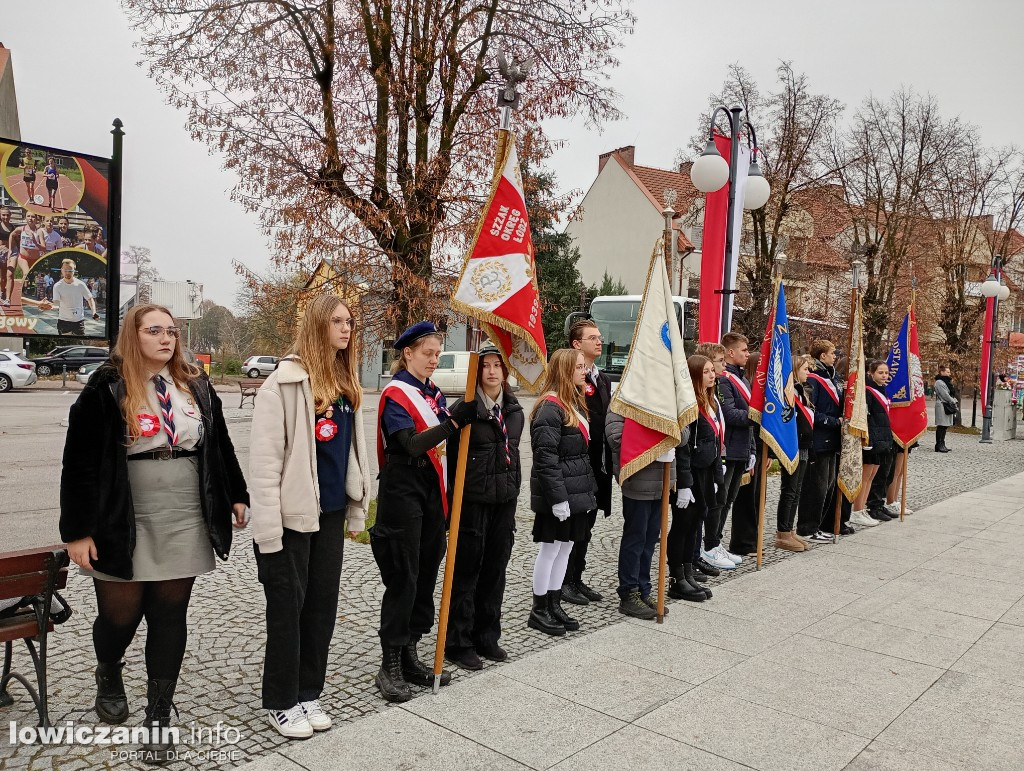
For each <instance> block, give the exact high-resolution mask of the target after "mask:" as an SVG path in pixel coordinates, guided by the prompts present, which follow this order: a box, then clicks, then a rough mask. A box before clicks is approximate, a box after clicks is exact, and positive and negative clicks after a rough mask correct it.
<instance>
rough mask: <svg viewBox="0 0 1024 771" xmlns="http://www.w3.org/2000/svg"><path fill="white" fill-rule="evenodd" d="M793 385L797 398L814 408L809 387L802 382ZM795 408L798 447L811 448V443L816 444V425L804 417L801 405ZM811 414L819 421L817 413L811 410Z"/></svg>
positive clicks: (806, 405)
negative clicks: (809, 394)
mask: <svg viewBox="0 0 1024 771" xmlns="http://www.w3.org/2000/svg"><path fill="white" fill-rule="evenodd" d="M793 386H794V388H795V389H796V398H797V399H799V400H800V401H801V402H803V404H804V406H805V407H810V408H811V409H812V410H813V406H812V405H811V404H810V399H808V389H807V387H806V386H804V385H802V384H801V383H794V384H793ZM794 406H795V405H794ZM795 409H796V438H797V447H799V448H800V449H801V450H809V449H810V448H811V445H812V444H814V427H813V426H812V425H811V423H810V422H809V421H808V420H807V418H806V417H804V413H803V411H802V410H801V409H800V408H799V407H795ZM811 415H812V417H813V418H814V420H815V422H817V420H818V416H817V415H815V414H814V413H813V411H812V412H811Z"/></svg>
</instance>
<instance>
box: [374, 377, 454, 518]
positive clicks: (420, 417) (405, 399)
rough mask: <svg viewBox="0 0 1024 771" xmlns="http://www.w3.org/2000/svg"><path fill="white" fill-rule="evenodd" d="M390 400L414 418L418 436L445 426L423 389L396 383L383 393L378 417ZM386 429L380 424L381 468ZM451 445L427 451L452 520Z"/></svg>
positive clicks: (393, 381)
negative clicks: (446, 455) (449, 454)
mask: <svg viewBox="0 0 1024 771" xmlns="http://www.w3.org/2000/svg"><path fill="white" fill-rule="evenodd" d="M385 399H390V400H391V401H393V402H394V403H395V404H397V405H398V406H399V407H401V408H402V409H403V410H405V411H406V412H407V413H409V417H411V418H412V422H413V425H414V426H415V427H416V433H417V434H418V433H420V432H422V431H426V430H427V429H428V428H433V427H434V426H438V425H440V424H441V421H440V419H439V418H438V417H437V415H436V414H435V413H434V411H433V410H432V409H431V408H430V405H429V404H428V403H427V400H426V398H425V397H424V396H423V392H422V391H420V389H418V388H416V387H414V386H411V385H409V384H408V383H403V382H402V381H400V380H392V381H391V382H390V383H388V384H387V386H386V387H385V388H384V390H383V391H381V393H380V405H379V407H378V408H377V414H378V415H381V414H383V412H384V400H385ZM446 420H447V418H446ZM384 438H385V437H384V428H383V427H382V426H381V425H380V424H379V422H378V426H377V464H378V466H379V467H380V468H383V467H384V462H385V458H384ZM447 445H448V442H447V441H444V442H441V443H440V444H439V445H437V446H436V447H432V448H430V449H429V450H428V451H427V458H429V459H430V463H431V465H433V467H434V471H436V472H437V480H438V482H439V483H440V485H441V500H442V502H443V505H444V515H445V517H446V518H447V516H448V464H447V463H446V462H445V453H446V451H447Z"/></svg>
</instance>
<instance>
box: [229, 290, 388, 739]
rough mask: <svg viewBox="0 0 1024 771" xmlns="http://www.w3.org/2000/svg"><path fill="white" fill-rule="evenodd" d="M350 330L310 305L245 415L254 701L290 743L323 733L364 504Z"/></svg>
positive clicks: (337, 306) (366, 488)
mask: <svg viewBox="0 0 1024 771" xmlns="http://www.w3.org/2000/svg"><path fill="white" fill-rule="evenodd" d="M354 330H355V319H354V318H353V316H352V311H351V310H350V308H349V306H348V305H347V304H346V303H345V302H344V301H342V300H341V299H340V298H339V297H337V296H336V295H331V294H325V295H319V296H317V297H315V298H314V299H313V300H311V301H310V302H309V303H308V304H307V305H306V307H305V309H304V312H303V316H302V322H301V324H300V326H299V333H298V336H297V338H296V340H295V344H294V345H293V346H292V350H291V353H290V354H289V355H288V356H286V357H285V358H283V359H282V360H281V361H280V363H279V364H278V366H277V369H276V370H275V371H274V372H273V373H272V374H271V375H270V377H268V378H267V382H266V383H264V384H263V386H262V387H261V388H260V390H259V391H258V392H257V394H256V405H255V409H254V410H253V418H252V434H251V449H250V452H249V476H250V478H251V479H252V480H253V481H252V525H253V542H254V549H255V552H256V565H257V568H258V574H259V580H260V583H262V584H263V591H264V594H265V595H266V598H267V616H266V618H267V647H266V653H265V657H264V663H263V692H262V700H263V708H264V709H265V710H267V721H268V722H269V723H270V725H271V727H273V728H274V729H275V730H277V731H278V732H279V733H281V735H283V736H285V737H288V738H292V739H296V738H308V737H310V736H312V735H313V732H314V731H326V730H327V729H328V728H330V727H331V718H330V717H329V716H328V715H327V713H326V712H325V711H324V709H323V707H322V706H321V705H320V696H321V694H322V693H323V689H324V683H325V679H326V675H327V654H328V651H329V648H330V644H331V637H332V635H333V634H334V622H335V619H336V617H337V615H338V590H339V585H340V581H341V565H342V557H343V554H344V545H345V531H346V530H347V531H348V532H349V533H351V534H352V535H356V534H358V533H359V532H360V531H362V529H363V526H364V523H365V521H366V510H367V506H368V503H369V499H370V480H371V473H370V467H369V464H368V461H367V455H366V440H365V431H364V429H363V419H362V412H361V411H360V405H361V404H362V396H363V392H362V388H361V387H360V385H359V374H358V367H357V362H358V360H359V359H358V356H357V354H356V348H355V341H354V339H353V332H354Z"/></svg>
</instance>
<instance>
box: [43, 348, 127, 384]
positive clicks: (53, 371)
mask: <svg viewBox="0 0 1024 771" xmlns="http://www.w3.org/2000/svg"><path fill="white" fill-rule="evenodd" d="M61 348H63V349H64V350H61ZM54 351H56V353H55V352H54ZM109 358H110V351H109V349H107V348H101V347H99V346H91V345H72V346H68V347H65V346H61V347H60V348H55V349H54V350H53V351H51V352H50V353H48V354H46V355H45V356H40V357H39V358H38V359H34V361H35V365H36V374H38V375H39V377H46V376H47V375H59V374H60V373H61V371H62V370H63V369H64V367H67V369H68V372H77V371H78V368H79V367H81V366H82V365H84V364H94V363H97V362H99V363H101V364H102V363H103V362H104V361H106V360H107V359H109Z"/></svg>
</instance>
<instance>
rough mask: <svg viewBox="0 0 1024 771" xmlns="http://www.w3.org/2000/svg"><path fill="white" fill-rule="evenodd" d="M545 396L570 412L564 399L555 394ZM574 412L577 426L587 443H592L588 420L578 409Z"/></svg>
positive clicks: (563, 409) (564, 410)
mask: <svg viewBox="0 0 1024 771" xmlns="http://www.w3.org/2000/svg"><path fill="white" fill-rule="evenodd" d="M543 398H544V399H546V400H547V401H549V402H554V403H555V404H557V405H558V406H559V407H561V408H562V411H563V412H566V413H568V412H569V408H568V407H566V406H565V405H564V404H562V400H561V399H559V398H558V397H557V396H555V395H554V394H544V397H543ZM572 414H573V415H574V416H575V417H576V426H577V428H579V430H580V433H582V434H583V438H584V439H586V440H587V444H590V426H589V425H588V424H587V421H585V420H584V419H583V416H582V415H580V414H579V413H578V412H577V411H576V410H573V411H572Z"/></svg>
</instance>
